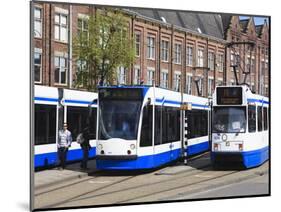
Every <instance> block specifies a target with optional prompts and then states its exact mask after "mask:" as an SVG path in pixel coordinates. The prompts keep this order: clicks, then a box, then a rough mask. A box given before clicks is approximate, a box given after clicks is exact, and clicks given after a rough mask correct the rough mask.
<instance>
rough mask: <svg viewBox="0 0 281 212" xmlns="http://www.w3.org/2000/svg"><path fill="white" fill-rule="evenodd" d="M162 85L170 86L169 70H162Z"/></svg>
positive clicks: (163, 86)
mask: <svg viewBox="0 0 281 212" xmlns="http://www.w3.org/2000/svg"><path fill="white" fill-rule="evenodd" d="M160 84H161V87H162V88H168V70H165V71H164V70H163V71H161V83H160Z"/></svg>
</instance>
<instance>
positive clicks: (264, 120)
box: [263, 107, 268, 130]
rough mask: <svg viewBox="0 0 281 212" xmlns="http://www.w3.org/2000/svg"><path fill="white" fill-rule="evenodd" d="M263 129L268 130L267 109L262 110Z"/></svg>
mask: <svg viewBox="0 0 281 212" xmlns="http://www.w3.org/2000/svg"><path fill="white" fill-rule="evenodd" d="M263 129H264V130H267V129H268V120H267V108H266V107H264V108H263Z"/></svg>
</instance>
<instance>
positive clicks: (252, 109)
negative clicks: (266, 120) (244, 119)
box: [248, 105, 257, 132]
mask: <svg viewBox="0 0 281 212" xmlns="http://www.w3.org/2000/svg"><path fill="white" fill-rule="evenodd" d="M256 116H257V114H256V106H253V105H249V106H248V128H249V129H248V131H249V132H256V128H257V127H256Z"/></svg>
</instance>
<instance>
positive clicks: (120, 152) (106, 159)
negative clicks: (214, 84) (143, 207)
mask: <svg viewBox="0 0 281 212" xmlns="http://www.w3.org/2000/svg"><path fill="white" fill-rule="evenodd" d="M98 95H99V97H98V120H99V121H98V127H97V128H98V129H97V130H98V133H97V149H96V165H97V168H98V169H106V170H110V169H111V170H135V169H151V168H156V167H159V166H161V165H164V164H167V163H169V162H171V161H175V160H177V159H179V157H181V155H182V153H183V151H184V152H186V153H187V155H188V156H190V155H194V154H198V153H201V152H204V151H207V150H209V137H208V132H209V123H208V117H209V111H210V107H209V103H208V99H207V98H203V97H197V96H191V95H187V94H183V96H182V95H181V93H179V92H176V91H171V90H167V89H163V88H158V87H149V86H109V87H100V88H99V91H98ZM183 103H188V104H189V105H190V107H191V109H190V110H186V111H183V110H182V111H181V110H180V107H181V105H182V104H183ZM184 120H187V121H184ZM185 122H187V123H185ZM186 125H188V126H189V127H188V130H185V126H186ZM184 132H185V133H186V134H185V133H184ZM182 136H183V137H187V138H188V142H182V141H183V137H182Z"/></svg>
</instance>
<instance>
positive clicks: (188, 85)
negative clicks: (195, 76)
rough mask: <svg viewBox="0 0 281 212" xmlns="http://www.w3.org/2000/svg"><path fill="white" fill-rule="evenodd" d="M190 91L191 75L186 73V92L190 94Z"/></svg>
mask: <svg viewBox="0 0 281 212" xmlns="http://www.w3.org/2000/svg"><path fill="white" fill-rule="evenodd" d="M191 92H192V75H186V93H187V94H191Z"/></svg>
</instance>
